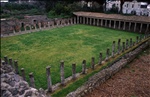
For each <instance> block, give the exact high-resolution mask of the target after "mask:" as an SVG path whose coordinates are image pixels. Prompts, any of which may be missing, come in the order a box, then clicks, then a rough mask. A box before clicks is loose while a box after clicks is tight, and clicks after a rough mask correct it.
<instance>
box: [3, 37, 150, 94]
mask: <svg viewBox="0 0 150 97" xmlns="http://www.w3.org/2000/svg"><path fill="white" fill-rule="evenodd" d="M149 36H150V34H147V35H145V36H144V37H143V36H142V35H141V36H137V37H136V41H135V42H133V39H132V38H130V39H126V41H125V42H122V45H121V39H118V42H117V46H116V42H115V41H113V42H112V52H110V49H109V48H107V49H106V57H105V59H104V61H108V60H109V59H110V57H114V56H115V55H117V54H120V53H122V52H124V51H125V50H127V49H128V48H131V47H132V46H134V45H135V44H138V43H139V42H140V41H141V40H142V39H145V38H147V37H149ZM102 61H103V54H102V53H99V61H98V65H101V64H102ZM2 64H3V65H5V64H6V65H7V64H9V65H11V66H12V67H14V69H15V72H16V74H19V70H18V61H17V60H15V61H14V65H13V61H12V59H11V58H10V59H8V58H7V56H5V57H4V61H3V62H2ZM95 64H96V63H95V58H94V57H92V58H91V69H92V70H94V69H95ZM50 68H51V67H50V66H47V67H46V76H47V86H48V92H52V80H51V72H50ZM64 72H65V71H64V61H63V60H62V61H61V62H60V78H61V85H62V86H64V85H65V73H64ZM82 74H86V60H83V61H82ZM21 75H22V77H23V79H24V80H25V81H26V77H25V70H24V68H21ZM29 78H30V86H31V87H34V88H35V81H34V76H33V73H29ZM75 79H76V63H73V64H72V80H75Z"/></svg>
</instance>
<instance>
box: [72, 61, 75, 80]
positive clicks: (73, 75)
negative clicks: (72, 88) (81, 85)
mask: <svg viewBox="0 0 150 97" xmlns="http://www.w3.org/2000/svg"><path fill="white" fill-rule="evenodd" d="M72 79H73V80H75V79H76V64H75V63H73V64H72Z"/></svg>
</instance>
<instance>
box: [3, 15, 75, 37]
mask: <svg viewBox="0 0 150 97" xmlns="http://www.w3.org/2000/svg"><path fill="white" fill-rule="evenodd" d="M1 22H2V23H1V28H2V29H1V37H8V36H14V35H20V34H25V33H31V32H37V31H40V30H46V29H52V28H56V27H63V26H69V25H72V24H76V19H75V18H64V19H63V18H58V19H48V18H47V17H46V16H40V15H39V16H25V17H24V19H20V20H17V19H13V20H3V21H1Z"/></svg>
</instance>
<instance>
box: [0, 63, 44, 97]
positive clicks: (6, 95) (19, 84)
mask: <svg viewBox="0 0 150 97" xmlns="http://www.w3.org/2000/svg"><path fill="white" fill-rule="evenodd" d="M0 70H1V97H47V96H46V94H45V91H44V90H43V89H39V90H37V89H35V88H32V87H30V86H29V85H28V83H27V82H26V81H24V80H23V79H22V77H20V76H19V75H17V74H16V73H15V71H14V70H13V68H12V67H11V65H8V64H6V63H5V62H2V63H1V69H0Z"/></svg>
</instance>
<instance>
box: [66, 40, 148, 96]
mask: <svg viewBox="0 0 150 97" xmlns="http://www.w3.org/2000/svg"><path fill="white" fill-rule="evenodd" d="M149 46H150V38H149V39H148V40H147V41H145V42H144V43H142V44H141V45H140V46H138V47H137V48H136V49H134V50H133V51H130V52H128V53H126V54H125V55H124V56H122V57H120V58H119V60H117V61H114V63H113V64H111V66H110V67H107V68H105V69H103V70H102V71H100V72H98V73H97V74H95V75H93V76H92V77H90V78H89V80H88V81H87V82H86V83H85V84H84V85H82V86H81V87H79V88H78V89H76V90H75V91H73V92H71V93H69V94H68V95H67V96H66V97H83V96H84V95H85V94H87V93H89V92H92V91H93V90H94V88H96V87H98V86H99V85H100V84H102V83H103V82H105V81H106V80H107V79H109V78H110V77H111V76H112V75H114V74H115V73H117V72H118V71H119V70H121V69H122V68H123V67H124V66H125V65H127V64H128V63H130V62H131V61H132V60H133V59H134V58H135V57H136V56H137V55H138V54H139V53H140V52H142V51H143V50H144V49H145V48H147V47H149Z"/></svg>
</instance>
